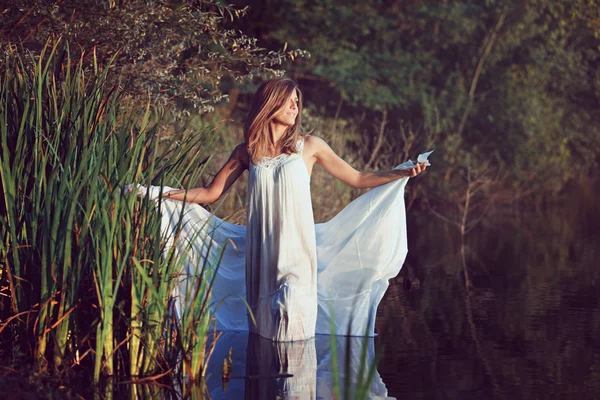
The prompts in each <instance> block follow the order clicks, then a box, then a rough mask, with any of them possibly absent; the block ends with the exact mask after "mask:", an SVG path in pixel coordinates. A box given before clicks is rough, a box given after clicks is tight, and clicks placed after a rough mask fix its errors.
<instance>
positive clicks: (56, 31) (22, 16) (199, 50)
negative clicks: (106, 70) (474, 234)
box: [0, 0, 306, 112]
mask: <svg viewBox="0 0 600 400" xmlns="http://www.w3.org/2000/svg"><path fill="white" fill-rule="evenodd" d="M12 3H13V4H12V6H10V7H8V6H4V7H2V8H3V9H2V12H0V26H2V27H4V28H3V29H2V39H0V48H2V49H3V50H4V51H9V49H10V48H14V47H15V45H19V44H21V45H22V46H23V48H24V49H27V50H31V51H39V50H40V49H41V48H42V47H43V45H44V44H45V43H46V41H47V39H48V38H49V37H53V36H54V37H56V36H59V35H63V36H65V37H66V38H67V39H68V40H67V42H68V43H70V45H71V48H70V52H71V55H72V56H73V57H74V58H75V57H77V56H78V55H79V56H81V57H84V58H85V59H86V60H87V61H88V63H91V60H92V57H90V55H91V54H92V53H95V54H96V55H97V59H99V60H108V59H109V58H111V57H115V61H114V67H113V69H115V70H116V72H117V73H116V74H113V78H114V80H115V81H118V82H119V84H120V85H121V86H122V88H123V89H124V90H126V91H127V92H129V93H130V94H131V95H132V97H134V98H138V99H140V98H147V93H150V94H151V98H152V99H153V101H154V102H156V103H157V104H159V105H162V106H166V105H172V104H174V103H175V104H178V105H179V106H180V108H187V107H189V106H192V107H194V108H197V109H198V110H199V111H200V112H205V111H209V110H211V109H212V107H213V105H214V104H216V103H218V102H220V101H221V100H223V99H224V98H225V97H226V94H225V93H223V91H222V88H221V85H222V84H223V82H224V81H232V82H247V81H251V80H253V79H254V78H255V77H256V76H262V75H280V74H282V73H283V71H282V70H281V69H279V67H280V66H281V65H282V64H283V63H284V62H286V61H289V60H293V59H294V58H295V57H299V56H303V55H305V54H306V53H305V52H303V51H301V50H289V51H266V50H264V49H262V48H260V47H259V46H258V44H257V39H255V38H252V37H249V36H247V35H244V34H243V33H242V32H240V31H239V30H235V29H227V28H225V25H224V24H225V22H226V21H227V20H232V21H233V20H237V19H238V18H241V17H243V16H244V15H245V14H246V12H247V8H236V7H233V6H230V5H223V4H221V3H220V2H218V1H212V0H195V1H165V0H163V1H149V0H130V1H115V0H104V1H94V0H63V1H60V2H51V1H38V0H16V1H14V2H12ZM17 48H20V47H17Z"/></svg>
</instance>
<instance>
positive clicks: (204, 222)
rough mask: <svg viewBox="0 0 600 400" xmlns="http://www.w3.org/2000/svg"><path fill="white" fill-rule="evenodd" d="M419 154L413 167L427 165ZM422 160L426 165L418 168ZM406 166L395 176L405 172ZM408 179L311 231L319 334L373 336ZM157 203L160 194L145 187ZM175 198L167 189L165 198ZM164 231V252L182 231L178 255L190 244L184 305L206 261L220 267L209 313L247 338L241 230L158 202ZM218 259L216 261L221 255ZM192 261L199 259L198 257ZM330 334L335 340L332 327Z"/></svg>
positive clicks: (400, 256)
mask: <svg viewBox="0 0 600 400" xmlns="http://www.w3.org/2000/svg"><path fill="white" fill-rule="evenodd" d="M428 155H429V154H428V153H426V154H422V155H420V156H419V158H418V162H427V156H428ZM423 160H424V161H423ZM413 166H414V163H413V162H412V161H408V162H406V163H404V164H401V165H399V166H397V167H396V169H410V168H412V167H413ZM408 179H409V178H401V179H398V180H396V181H394V182H390V183H388V184H385V185H382V186H379V187H376V188H373V189H371V190H370V191H368V192H367V193H365V194H363V195H361V196H360V197H358V198H356V199H355V200H354V201H352V202H351V203H350V204H349V205H348V206H346V207H345V208H344V209H343V210H342V211H341V212H340V213H339V214H337V215H336V216H335V217H334V218H332V219H331V220H329V221H327V222H325V223H321V224H316V225H315V233H316V244H317V271H318V272H317V294H318V315H317V322H316V329H315V330H316V332H315V333H316V334H329V333H334V334H336V335H347V334H350V335H351V336H365V335H366V336H373V335H374V334H375V332H374V325H375V313H376V311H377V306H378V304H379V302H380V301H381V299H382V297H383V295H384V294H385V291H386V290H387V288H388V285H389V283H388V280H389V279H391V278H393V277H395V276H396V275H398V273H399V272H400V269H401V267H402V264H403V263H404V260H405V258H406V254H407V251H408V248H407V233H406V211H405V204H404V188H405V186H406V183H407V182H408ZM148 190H150V191H151V195H150V197H151V198H156V197H157V193H158V192H159V191H160V188H158V187H150V188H149V189H148ZM168 190H172V188H169V187H164V188H163V191H165V192H166V191H168ZM161 210H162V229H163V233H164V234H165V235H166V237H167V240H168V241H169V242H168V243H169V245H173V244H175V243H174V239H173V238H174V235H173V233H174V230H175V229H176V227H177V226H178V223H179V222H180V219H181V223H182V225H181V226H182V232H181V233H180V235H179V236H178V239H177V240H178V242H177V243H176V245H177V247H178V248H179V249H183V248H186V245H187V244H188V243H190V242H191V244H192V249H193V250H192V252H191V253H190V252H189V250H187V251H186V252H187V254H190V257H189V258H188V259H189V260H190V261H189V262H188V263H187V264H186V266H185V271H184V274H183V275H182V278H181V280H180V284H179V286H178V288H177V291H178V293H175V295H176V296H178V298H179V299H180V302H179V304H178V307H179V308H180V307H185V304H182V299H184V298H185V296H184V294H185V293H186V292H188V290H191V289H192V286H191V285H192V284H193V282H191V281H192V280H190V279H186V278H185V275H186V274H189V276H191V275H193V274H194V273H195V271H197V269H198V268H200V266H201V261H199V260H206V256H207V255H208V259H207V260H208V261H209V262H210V263H211V264H213V265H216V264H217V261H218V259H219V257H220V256H222V258H221V262H220V264H219V267H218V269H217V276H216V277H215V279H214V284H213V287H212V304H213V305H212V309H213V311H214V315H215V318H216V321H217V329H218V330H223V331H248V318H247V307H246V303H245V299H246V282H245V277H246V270H245V255H246V248H245V246H246V227H245V226H243V225H236V224H231V223H228V222H226V221H223V220H222V219H220V218H218V217H216V216H214V215H212V214H211V213H210V212H209V211H207V210H206V209H204V208H203V207H201V206H200V205H197V204H190V203H187V204H184V203H182V202H179V201H172V200H162V202H161ZM221 251H222V252H223V254H222V255H221V254H220V252H221ZM197 255H201V256H200V257H197ZM332 326H333V327H334V329H333V330H334V331H333V332H332V329H331V327H332Z"/></svg>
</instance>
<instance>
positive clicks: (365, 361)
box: [205, 332, 393, 400]
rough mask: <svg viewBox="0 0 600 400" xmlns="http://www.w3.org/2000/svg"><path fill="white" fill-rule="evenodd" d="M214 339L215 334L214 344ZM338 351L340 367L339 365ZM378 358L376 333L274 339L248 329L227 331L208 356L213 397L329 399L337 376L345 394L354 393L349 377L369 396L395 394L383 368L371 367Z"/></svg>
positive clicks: (214, 398)
mask: <svg viewBox="0 0 600 400" xmlns="http://www.w3.org/2000/svg"><path fill="white" fill-rule="evenodd" d="M332 339H333V341H334V343H332ZM212 340H213V339H212V338H210V339H209V343H210V344H209V347H210V346H211V343H212ZM365 346H366V347H365ZM334 349H335V353H334ZM229 354H231V361H232V363H231V369H230V378H231V379H230V380H229V381H226V382H224V381H223V380H222V379H221V377H222V371H223V360H224V359H229V358H230V356H229ZM334 355H335V356H336V361H337V366H338V369H337V371H334V369H333V365H334V363H333V357H334ZM375 361H376V358H375V345H374V339H373V338H359V337H345V336H337V337H335V338H332V337H330V336H329V335H317V336H316V337H315V338H314V339H308V340H300V341H295V342H273V341H271V340H268V339H263V338H261V337H260V336H258V335H248V334H247V333H245V332H225V333H224V334H223V335H222V336H220V337H219V339H218V340H217V342H216V345H215V347H214V351H213V353H212V356H211V358H210V360H209V361H208V366H207V368H206V371H205V377H206V386H207V389H208V391H209V392H210V398H211V399H213V400H218V399H236V400H237V399H249V400H250V399H252V400H254V399H261V400H262V399H275V398H277V399H282V400H292V399H298V400H300V399H323V400H329V399H333V398H335V396H334V390H335V388H334V377H337V378H338V382H339V385H340V390H341V393H340V396H339V398H341V399H346V398H351V396H346V393H345V392H344V387H345V384H346V380H348V381H349V383H350V391H351V392H354V391H355V389H356V387H357V386H362V387H363V389H366V390H367V392H366V396H365V398H367V399H382V400H383V399H388V400H392V399H393V398H392V397H388V396H387V388H386V385H385V384H384V382H383V381H382V379H381V376H380V375H379V372H378V371H377V369H375V370H374V371H372V375H370V374H369V373H370V372H371V371H370V368H371V367H376V365H374V364H373V363H374V362H375ZM334 372H335V375H334ZM369 375H370V376H371V378H372V380H371V381H370V382H369V381H368V377H369ZM367 382H368V384H367Z"/></svg>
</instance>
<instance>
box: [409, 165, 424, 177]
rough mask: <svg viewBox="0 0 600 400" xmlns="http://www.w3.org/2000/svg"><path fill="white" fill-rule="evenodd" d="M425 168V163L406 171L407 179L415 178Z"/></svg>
mask: <svg viewBox="0 0 600 400" xmlns="http://www.w3.org/2000/svg"><path fill="white" fill-rule="evenodd" d="M426 168H427V163H417V164H416V165H415V166H414V167H413V168H411V169H409V170H407V171H408V173H409V175H408V176H409V177H415V176H417V175H419V174H420V173H421V172H423V171H425V169H426Z"/></svg>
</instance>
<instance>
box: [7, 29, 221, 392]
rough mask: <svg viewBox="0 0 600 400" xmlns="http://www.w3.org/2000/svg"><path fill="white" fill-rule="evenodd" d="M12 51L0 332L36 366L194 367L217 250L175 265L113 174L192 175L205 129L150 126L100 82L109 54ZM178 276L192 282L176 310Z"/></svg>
mask: <svg viewBox="0 0 600 400" xmlns="http://www.w3.org/2000/svg"><path fill="white" fill-rule="evenodd" d="M20 54H21V55H20ZM22 54H23V53H22V52H21V53H17V52H16V51H15V52H13V53H11V54H8V55H6V58H5V60H4V61H5V62H4V65H3V66H2V67H0V68H1V69H0V72H1V73H0V101H1V104H0V146H1V148H0V155H1V160H0V182H1V184H2V195H1V196H2V198H1V199H0V200H1V201H0V229H1V230H0V265H2V274H1V276H0V280H2V281H5V282H6V283H7V286H8V287H9V294H10V296H9V297H2V298H1V299H0V302H2V304H1V306H2V307H0V314H1V315H0V320H1V321H2V322H1V323H0V345H1V346H3V347H6V348H9V347H10V348H13V347H14V346H17V347H19V348H20V349H21V351H22V353H23V354H24V355H25V356H26V357H27V358H28V359H29V360H31V361H32V362H34V364H35V365H36V366H37V367H38V369H45V368H47V367H48V366H51V367H53V368H69V367H73V366H75V365H79V364H80V360H79V359H78V357H79V356H78V354H80V353H85V354H93V357H89V358H88V359H87V360H85V361H82V363H83V364H84V365H87V366H88V367H90V370H91V371H93V372H92V375H93V380H94V381H96V382H98V381H99V380H100V377H101V376H102V375H107V376H113V375H116V376H132V377H143V376H151V375H153V374H160V373H163V372H165V371H170V370H174V366H175V365H176V363H177V362H178V360H179V361H180V360H181V359H187V358H189V359H191V360H192V362H191V368H190V369H189V371H188V372H189V373H190V374H192V375H194V376H201V374H202V370H203V366H204V363H205V360H204V358H205V357H204V347H205V342H206V340H205V336H206V335H207V333H208V326H209V324H210V321H211V318H212V316H211V313H210V307H209V301H210V287H211V282H210V277H212V276H213V275H212V274H213V272H212V271H214V268H215V267H216V264H215V263H212V262H211V263H209V264H207V265H204V264H202V263H199V264H198V265H201V267H199V268H198V269H199V270H200V273H196V272H195V271H194V272H193V273H192V274H189V273H188V272H186V271H188V270H189V269H190V262H191V263H194V262H197V261H195V260H191V259H187V258H185V257H182V256H181V255H182V254H185V253H186V252H187V251H188V249H187V248H186V246H185V245H181V244H180V245H178V247H173V246H171V244H172V243H173V242H174V240H175V241H176V238H173V237H168V236H167V235H166V233H165V232H163V231H162V229H161V211H160V207H157V203H156V202H155V201H153V200H150V199H148V198H146V199H141V200H140V199H138V198H137V197H136V195H135V193H128V192H124V191H123V188H124V186H125V185H126V184H129V183H136V182H139V183H143V184H154V185H163V184H169V185H171V186H182V185H183V184H184V182H197V181H198V178H199V176H200V174H202V173H203V171H204V166H205V162H206V159H205V158H204V156H203V152H202V149H204V148H207V147H208V146H209V144H210V142H211V140H213V136H214V135H213V133H212V132H211V131H208V130H207V131H204V132H195V133H194V134H193V135H191V134H188V135H179V136H173V137H172V138H171V139H167V140H165V138H161V137H160V136H159V135H158V133H157V132H158V129H157V124H156V117H155V115H156V114H155V113H154V112H153V109H152V108H151V107H150V106H149V105H147V106H146V107H145V108H143V109H139V108H126V107H125V106H124V103H123V102H122V99H121V96H120V94H119V91H118V89H117V88H115V87H109V86H107V83H106V82H107V79H106V77H107V75H108V74H109V73H111V60H108V62H107V63H106V66H104V67H102V66H101V65H102V64H103V62H102V60H99V59H97V58H96V56H95V54H91V55H89V56H87V55H84V56H82V57H81V58H80V59H79V60H72V59H71V58H70V55H69V46H68V43H67V42H66V41H65V40H63V39H58V40H54V41H50V42H48V44H47V45H46V47H45V48H44V49H43V51H42V52H41V55H39V56H37V57H33V56H31V55H30V56H23V55H22ZM179 229H181V226H177V227H176V229H175V235H177V233H178V230H179ZM186 274H187V275H189V276H186ZM182 277H184V278H185V279H188V278H189V279H191V281H193V282H194V285H195V286H194V287H195V290H194V291H193V292H191V293H189V294H188V295H186V297H185V299H184V301H185V302H187V303H186V304H187V306H186V307H185V308H184V309H185V314H184V315H177V314H176V311H175V303H176V302H175V300H174V293H175V290H176V288H177V287H178V285H180V284H181V279H182ZM182 321H183V322H182ZM9 327H10V329H7V328H9ZM90 349H93V352H91V353H90V352H89V351H87V350H90ZM76 352H77V354H75V353H76ZM7 354H8V353H7ZM76 358H77V360H78V361H77V363H75V362H74V361H73V360H74V359H76ZM91 358H93V360H90V359H91ZM123 366H126V368H124V367H123Z"/></svg>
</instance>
